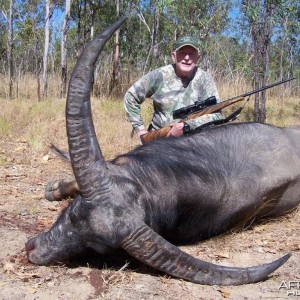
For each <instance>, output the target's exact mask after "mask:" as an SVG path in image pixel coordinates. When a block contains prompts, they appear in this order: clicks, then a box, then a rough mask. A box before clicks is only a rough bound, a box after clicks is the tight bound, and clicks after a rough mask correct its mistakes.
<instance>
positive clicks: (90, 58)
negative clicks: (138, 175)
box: [66, 17, 127, 200]
mask: <svg viewBox="0 0 300 300" xmlns="http://www.w3.org/2000/svg"><path fill="white" fill-rule="evenodd" d="M126 18H127V17H123V18H121V19H120V20H118V21H117V22H115V23H114V24H113V25H111V26H110V27H108V28H107V29H105V30H104V31H103V32H102V33H101V34H100V35H99V36H98V37H96V38H95V39H94V40H92V41H91V42H89V44H88V45H87V46H86V47H85V49H84V51H83V52H82V54H81V56H80V57H79V59H78V61H77V63H76V66H75V68H74V70H73V72H72V75H71V78H70V83H69V89H68V96H67V104H66V122H67V135H68V142H69V152H70V159H71V162H72V167H73V172H74V175H75V177H76V180H77V182H78V185H79V188H80V191H81V193H82V195H83V197H84V198H85V199H86V200H91V199H92V198H93V197H94V195H96V196H99V195H101V194H105V193H107V192H108V191H109V190H110V188H111V184H112V179H111V176H109V172H108V170H107V166H106V163H105V161H104V158H103V156H102V153H101V150H100V147H99V144H98V142H97V137H96V133H95V129H94V125H93V120H92V114H91V105H90V91H91V88H92V83H93V74H94V68H95V64H96V61H97V59H98V56H99V55H100V52H101V50H102V47H103V46H104V44H105V43H106V41H107V40H108V39H109V38H110V37H111V36H112V34H113V33H114V32H115V31H116V30H117V29H118V28H119V27H120V26H121V25H122V24H123V23H124V21H125V20H126Z"/></svg>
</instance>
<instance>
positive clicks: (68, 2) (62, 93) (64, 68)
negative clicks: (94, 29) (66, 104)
mask: <svg viewBox="0 0 300 300" xmlns="http://www.w3.org/2000/svg"><path fill="white" fill-rule="evenodd" d="M70 11H71V0H66V8H65V18H64V23H63V28H62V38H61V90H60V96H61V97H64V96H65V94H66V90H67V76H68V66H67V33H68V26H69V20H70V16H71V15H70Z"/></svg>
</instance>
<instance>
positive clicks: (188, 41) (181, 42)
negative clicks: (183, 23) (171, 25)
mask: <svg viewBox="0 0 300 300" xmlns="http://www.w3.org/2000/svg"><path fill="white" fill-rule="evenodd" d="M184 46H191V47H193V48H195V49H196V50H197V51H198V52H199V43H198V39H197V38H195V37H193V36H183V37H180V38H179V39H177V41H176V44H175V50H179V49H180V48H182V47H184Z"/></svg>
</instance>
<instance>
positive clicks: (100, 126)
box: [0, 76, 300, 159]
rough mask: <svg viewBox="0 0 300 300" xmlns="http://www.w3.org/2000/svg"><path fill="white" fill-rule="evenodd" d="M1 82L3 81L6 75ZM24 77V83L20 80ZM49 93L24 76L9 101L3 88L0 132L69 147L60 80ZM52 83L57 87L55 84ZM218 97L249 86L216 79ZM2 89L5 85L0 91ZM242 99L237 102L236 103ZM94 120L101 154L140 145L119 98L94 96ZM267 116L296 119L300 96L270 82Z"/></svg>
mask: <svg viewBox="0 0 300 300" xmlns="http://www.w3.org/2000/svg"><path fill="white" fill-rule="evenodd" d="M0 82H2V83H3V85H5V80H4V78H3V77H2V78H1V77H0ZM21 83H22V84H21ZM49 86H52V88H51V89H50V90H49V95H50V94H52V95H54V96H52V98H51V99H46V100H43V101H41V102H38V101H37V96H36V92H35V91H36V88H37V84H36V80H35V78H33V77H30V76H28V77H24V78H22V81H20V85H19V91H20V92H19V98H17V99H15V100H12V101H9V100H7V99H6V94H5V93H6V92H4V93H3V94H0V103H1V112H0V138H1V139H2V140H5V139H19V140H21V141H24V142H26V143H28V144H29V145H30V147H31V148H32V149H33V150H36V151H41V152H43V153H46V152H47V151H48V145H49V144H50V143H54V144H56V145H58V146H59V147H62V148H64V149H66V148H67V138H66V132H65V116H64V109H65V99H60V98H59V88H58V82H57V80H56V79H55V78H51V77H50V79H49ZM55 87H56V89H55ZM219 90H220V96H221V98H222V99H227V98H230V97H232V96H234V95H239V94H243V93H245V91H248V90H251V87H250V86H247V85H246V84H245V83H244V82H243V81H242V80H237V81H236V82H232V83H230V84H227V85H225V84H221V83H220V84H219ZM2 92H3V91H2ZM253 104H254V102H253V98H251V99H250V101H249V102H248V103H247V104H246V106H245V108H244V109H243V111H242V114H241V116H240V117H239V121H252V120H253ZM239 105H240V103H238V104H237V105H236V107H238V106H239ZM92 106H93V114H94V122H95V128H96V132H97V135H98V137H99V139H100V142H101V145H102V149H103V152H104V155H105V157H106V158H107V159H110V158H112V157H114V156H115V155H117V154H120V153H123V152H126V151H128V150H129V149H132V148H133V147H135V146H136V145H139V144H140V142H139V140H138V139H137V138H136V137H135V136H134V137H133V138H131V137H130V133H131V126H130V124H129V122H128V120H127V116H126V114H125V110H124V107H123V101H122V99H118V100H116V99H99V98H94V99H93V100H92ZM233 110H234V107H229V108H227V109H225V110H224V111H223V113H224V115H228V114H229V113H230V112H232V111H233ZM142 114H143V118H144V120H145V123H146V124H148V123H149V121H150V119H151V116H152V105H151V101H146V102H145V103H144V104H143V106H142ZM267 122H268V123H270V124H274V125H278V126H291V125H296V124H300V102H299V98H298V97H288V93H287V91H286V90H284V89H282V88H277V87H276V88H274V89H272V92H270V93H269V95H268V101H267Z"/></svg>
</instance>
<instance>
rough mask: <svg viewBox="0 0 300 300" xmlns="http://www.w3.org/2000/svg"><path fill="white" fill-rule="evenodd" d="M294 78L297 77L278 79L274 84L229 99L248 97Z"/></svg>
mask: <svg viewBox="0 0 300 300" xmlns="http://www.w3.org/2000/svg"><path fill="white" fill-rule="evenodd" d="M294 79H296V77H293V78H288V79H285V80H281V81H278V82H275V83H272V84H269V85H265V86H263V87H262V88H260V89H257V90H254V91H251V92H248V93H245V94H243V95H240V96H237V97H233V98H230V99H228V100H232V99H235V98H238V97H248V96H251V95H253V94H256V93H258V92H262V91H264V90H267V89H269V88H272V87H274V86H276V85H280V84H283V83H286V82H289V81H292V80H294Z"/></svg>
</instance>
